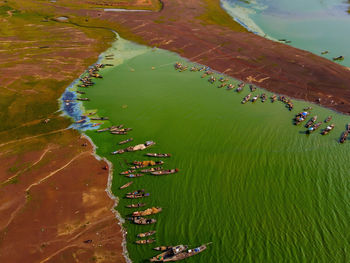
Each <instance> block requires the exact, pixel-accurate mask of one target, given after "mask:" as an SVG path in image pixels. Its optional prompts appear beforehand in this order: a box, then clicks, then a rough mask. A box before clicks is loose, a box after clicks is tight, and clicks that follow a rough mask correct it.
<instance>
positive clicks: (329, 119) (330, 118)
mask: <svg viewBox="0 0 350 263" xmlns="http://www.w3.org/2000/svg"><path fill="white" fill-rule="evenodd" d="M331 120H332V116H328V117H327V119H325V120H324V122H325V123H327V122H330V121H331Z"/></svg>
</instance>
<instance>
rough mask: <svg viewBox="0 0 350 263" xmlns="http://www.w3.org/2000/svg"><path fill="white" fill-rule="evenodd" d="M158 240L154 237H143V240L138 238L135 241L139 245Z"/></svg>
mask: <svg viewBox="0 0 350 263" xmlns="http://www.w3.org/2000/svg"><path fill="white" fill-rule="evenodd" d="M155 241H156V240H155V239H154V238H151V239H142V240H136V241H135V243H136V244H139V245H145V244H151V243H153V242H155Z"/></svg>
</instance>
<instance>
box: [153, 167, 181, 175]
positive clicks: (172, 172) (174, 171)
mask: <svg viewBox="0 0 350 263" xmlns="http://www.w3.org/2000/svg"><path fill="white" fill-rule="evenodd" d="M178 171H179V169H177V168H176V169H170V170H163V171H156V172H152V173H151V174H152V175H167V174H174V173H177V172H178Z"/></svg>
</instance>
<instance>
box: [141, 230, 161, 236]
mask: <svg viewBox="0 0 350 263" xmlns="http://www.w3.org/2000/svg"><path fill="white" fill-rule="evenodd" d="M156 232H157V231H155V230H153V231H148V232H145V233H140V234H138V235H137V237H139V238H143V237H149V236H152V235H154V234H155V233H156Z"/></svg>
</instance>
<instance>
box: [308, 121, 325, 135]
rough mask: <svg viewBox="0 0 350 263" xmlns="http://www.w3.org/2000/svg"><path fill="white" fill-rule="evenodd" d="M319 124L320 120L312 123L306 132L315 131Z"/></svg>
mask: <svg viewBox="0 0 350 263" xmlns="http://www.w3.org/2000/svg"><path fill="white" fill-rule="evenodd" d="M321 125H322V122H318V123H316V124H314V125H312V126H311V127H310V128H308V130H307V132H308V133H312V132H314V131H316V130H317V129H318V128H319V127H320V126H321Z"/></svg>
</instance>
